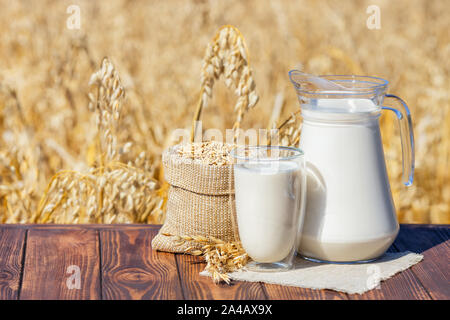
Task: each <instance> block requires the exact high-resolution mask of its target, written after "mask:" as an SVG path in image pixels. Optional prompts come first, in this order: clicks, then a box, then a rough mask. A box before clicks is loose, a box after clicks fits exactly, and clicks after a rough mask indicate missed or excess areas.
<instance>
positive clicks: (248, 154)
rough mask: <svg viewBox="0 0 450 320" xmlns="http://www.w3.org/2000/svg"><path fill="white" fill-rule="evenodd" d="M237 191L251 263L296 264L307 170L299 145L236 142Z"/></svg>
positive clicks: (258, 267) (269, 267)
mask: <svg viewBox="0 0 450 320" xmlns="http://www.w3.org/2000/svg"><path fill="white" fill-rule="evenodd" d="M231 155H232V157H233V160H234V191H235V203H236V218H237V219H236V220H237V229H238V233H239V238H240V241H241V242H242V246H243V248H244V249H245V251H246V252H247V254H248V255H249V257H250V258H251V260H252V261H251V262H249V263H248V264H247V269H249V270H254V271H282V270H287V269H289V268H291V267H292V263H293V258H294V255H295V248H296V242H297V240H298V237H299V236H300V231H301V226H302V224H303V216H304V210H305V209H304V208H305V201H306V197H305V193H306V174H305V173H306V171H305V159H304V154H303V152H302V151H301V150H300V149H297V148H291V147H279V146H252V147H236V148H235V149H233V150H232V152H231Z"/></svg>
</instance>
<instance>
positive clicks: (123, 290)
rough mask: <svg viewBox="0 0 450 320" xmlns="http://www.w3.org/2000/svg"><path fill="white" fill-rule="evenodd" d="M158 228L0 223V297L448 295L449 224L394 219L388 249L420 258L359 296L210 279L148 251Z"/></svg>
mask: <svg viewBox="0 0 450 320" xmlns="http://www.w3.org/2000/svg"><path fill="white" fill-rule="evenodd" d="M159 228H160V226H156V225H1V226H0V299H225V300H229V299H230V300H231V299H232V300H235V299H258V300H259V299H261V300H264V299H450V281H449V278H450V267H449V252H450V241H449V235H450V225H439V226H437V225H401V228H400V233H399V236H398V238H397V240H396V241H395V243H394V244H393V246H392V247H391V248H390V250H391V251H405V250H410V251H413V252H418V253H422V254H423V255H424V260H423V261H422V262H420V263H419V264H417V265H415V266H413V267H412V268H410V269H408V270H406V271H404V272H402V273H399V274H397V275H395V276H394V277H393V278H391V279H389V280H387V281H384V282H382V284H381V289H375V290H372V291H369V292H367V293H365V294H363V295H348V294H343V293H339V292H334V291H331V290H311V289H302V288H294V287H284V286H278V285H270V284H263V283H248V282H234V283H233V284H232V285H231V286H228V285H214V284H213V283H212V281H211V279H209V278H205V277H202V276H200V275H199V272H200V271H201V270H202V269H203V267H204V264H203V263H200V261H201V260H200V258H198V257H193V256H189V255H183V254H170V253H163V252H156V251H154V250H152V248H151V240H152V238H153V237H154V236H155V235H156V233H157V232H158V229H159ZM70 266H72V267H70ZM77 268H79V269H77ZM78 271H79V272H78ZM77 275H80V278H79V279H80V281H79V283H78V284H79V289H77V282H76V279H75V278H74V277H76V276H77Z"/></svg>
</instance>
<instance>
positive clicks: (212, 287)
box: [176, 254, 266, 300]
mask: <svg viewBox="0 0 450 320" xmlns="http://www.w3.org/2000/svg"><path fill="white" fill-rule="evenodd" d="M176 259H177V263H178V270H179V273H180V280H181V285H182V287H183V292H184V296H185V299H188V300H202V299H205V300H211V299H214V300H242V299H250V300H265V299H266V295H265V293H264V291H263V286H262V285H261V283H257V282H240V281H233V282H232V283H231V284H230V285H227V284H225V283H224V284H214V282H213V281H212V279H211V278H209V277H205V276H201V275H200V272H201V271H202V270H203V269H204V268H205V263H204V262H203V260H202V258H200V257H196V256H191V255H184V254H177V255H176Z"/></svg>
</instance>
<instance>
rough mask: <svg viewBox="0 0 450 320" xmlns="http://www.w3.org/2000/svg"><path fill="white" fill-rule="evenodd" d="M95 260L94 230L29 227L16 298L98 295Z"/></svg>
mask: <svg viewBox="0 0 450 320" xmlns="http://www.w3.org/2000/svg"><path fill="white" fill-rule="evenodd" d="M99 264H100V263H99V252H98V233H97V231H95V230H67V229H64V230H57V229H52V230H41V229H33V228H32V229H30V230H29V231H28V237H27V245H26V254H25V266H24V273H23V283H22V289H21V294H20V299H27V300H28V299H42V300H47V299H52V300H71V299H75V300H84V299H99V298H100V269H99ZM78 275H79V276H80V277H79V279H80V281H79V283H77V281H76V279H77V276H78Z"/></svg>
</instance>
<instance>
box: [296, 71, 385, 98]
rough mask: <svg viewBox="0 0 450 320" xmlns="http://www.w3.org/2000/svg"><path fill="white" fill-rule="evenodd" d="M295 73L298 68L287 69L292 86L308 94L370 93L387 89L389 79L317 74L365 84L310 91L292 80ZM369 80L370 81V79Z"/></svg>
mask: <svg viewBox="0 0 450 320" xmlns="http://www.w3.org/2000/svg"><path fill="white" fill-rule="evenodd" d="M296 73H299V70H291V71H289V78H290V80H291V82H292V83H293V84H294V87H295V89H296V91H297V92H298V93H304V94H310V95H318V96H321V95H331V96H332V95H341V96H345V95H361V94H370V93H375V92H378V91H380V90H385V89H387V87H388V85H389V81H388V80H386V79H383V78H380V77H374V76H365V75H351V74H350V75H346V74H329V75H318V77H320V78H324V79H326V80H330V81H334V80H337V81H338V82H350V81H351V82H356V83H359V84H367V85H366V86H361V87H357V88H348V90H339V91H338V90H318V91H311V90H307V89H304V88H302V87H301V86H300V84H299V83H298V82H296V81H295V80H293V76H295V74H296ZM370 80H371V81H370Z"/></svg>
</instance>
